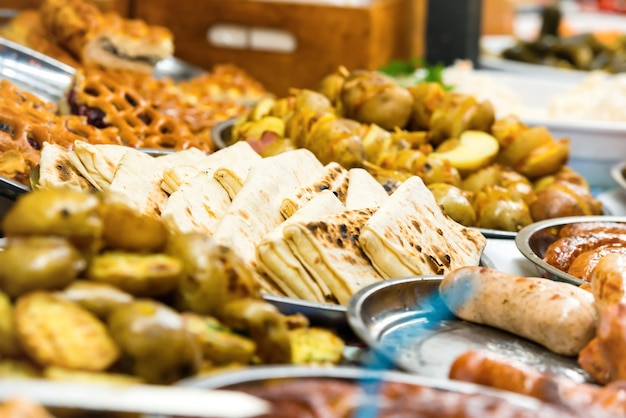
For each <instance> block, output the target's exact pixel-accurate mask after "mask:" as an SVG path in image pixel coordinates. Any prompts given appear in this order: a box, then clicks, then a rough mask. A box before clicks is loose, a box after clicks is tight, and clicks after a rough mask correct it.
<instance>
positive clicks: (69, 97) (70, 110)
mask: <svg viewBox="0 0 626 418" xmlns="http://www.w3.org/2000/svg"><path fill="white" fill-rule="evenodd" d="M59 109H60V111H61V112H62V113H63V114H73V115H79V116H84V117H86V118H87V122H88V123H89V124H90V125H93V126H95V127H96V128H100V129H108V128H116V129H117V131H118V132H119V136H120V139H121V142H122V144H123V145H127V146H130V147H135V148H168V149H178V150H179V149H186V148H189V147H192V146H195V147H197V148H200V149H202V150H205V151H210V150H211V147H212V143H210V142H209V143H201V142H200V141H197V140H196V139H195V138H194V137H193V135H192V134H191V132H190V131H189V129H188V128H187V126H186V125H185V124H183V123H179V121H178V120H176V119H175V118H172V117H170V116H168V115H166V114H164V113H163V112H160V111H159V110H158V109H157V108H155V106H154V105H153V104H152V103H151V102H150V101H149V100H146V99H145V98H144V97H143V96H142V95H140V94H139V93H138V92H137V91H136V90H135V89H133V88H132V87H131V86H128V85H126V84H125V83H121V82H120V81H119V80H118V79H116V78H115V77H114V76H112V75H111V74H109V73H107V72H106V71H102V70H99V69H96V68H85V69H82V70H78V71H77V72H76V74H75V75H74V79H73V81H72V85H71V86H70V89H69V91H68V93H67V94H66V97H65V98H64V99H63V101H62V102H61V104H60V106H59Z"/></svg>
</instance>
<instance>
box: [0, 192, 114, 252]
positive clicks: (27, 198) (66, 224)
mask: <svg viewBox="0 0 626 418" xmlns="http://www.w3.org/2000/svg"><path fill="white" fill-rule="evenodd" d="M99 207H100V198H99V195H96V194H90V193H85V192H81V191H77V190H71V189H45V190H37V193H27V194H25V195H22V196H21V197H20V198H19V199H18V200H17V202H16V203H15V205H13V206H12V207H11V209H10V210H9V212H8V213H7V214H6V216H5V217H4V219H3V221H2V229H3V231H4V234H5V235H7V236H15V235H56V236H61V237H68V238H70V239H72V241H73V242H75V243H78V244H85V245H89V244H92V243H93V241H94V239H97V238H99V237H100V235H101V234H102V228H103V226H102V219H101V218H100V214H99Z"/></svg>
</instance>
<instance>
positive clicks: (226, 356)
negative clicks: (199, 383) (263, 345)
mask: <svg viewBox="0 0 626 418" xmlns="http://www.w3.org/2000/svg"><path fill="white" fill-rule="evenodd" d="M182 317H183V321H184V325H185V328H186V329H187V331H189V332H190V333H191V334H192V335H193V336H194V337H195V338H196V340H197V341H198V343H199V345H200V347H201V349H202V356H203V357H204V359H205V360H208V361H210V363H211V364H213V365H218V366H219V365H227V364H233V363H239V364H249V363H251V362H252V359H253V357H254V355H255V352H256V344H255V343H254V341H252V340H251V339H250V338H247V337H244V336H242V335H239V334H235V333H234V332H232V331H231V330H230V329H229V328H227V327H226V326H224V325H223V324H221V323H220V322H219V321H218V320H217V319H216V318H213V317H209V316H201V315H196V314H193V313H183V314H182Z"/></svg>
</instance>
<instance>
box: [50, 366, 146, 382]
mask: <svg viewBox="0 0 626 418" xmlns="http://www.w3.org/2000/svg"><path fill="white" fill-rule="evenodd" d="M42 374H43V377H44V378H46V379H49V380H55V381H61V382H68V381H69V382H85V383H112V384H118V385H128V384H135V383H143V379H141V378H139V377H137V376H131V375H128V374H121V373H104V372H85V371H80V370H71V369H64V368H63V367H54V366H51V367H46V368H45V369H44V370H43V373H42Z"/></svg>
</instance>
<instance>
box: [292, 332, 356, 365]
mask: <svg viewBox="0 0 626 418" xmlns="http://www.w3.org/2000/svg"><path fill="white" fill-rule="evenodd" d="M289 339H290V341H291V362H292V363H294V364H337V363H339V362H340V361H341V359H342V357H343V349H344V347H345V343H344V342H343V340H342V339H341V338H339V337H338V336H337V335H335V334H334V333H332V332H331V331H329V330H327V329H324V328H317V327H313V328H298V329H294V330H291V331H289Z"/></svg>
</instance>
